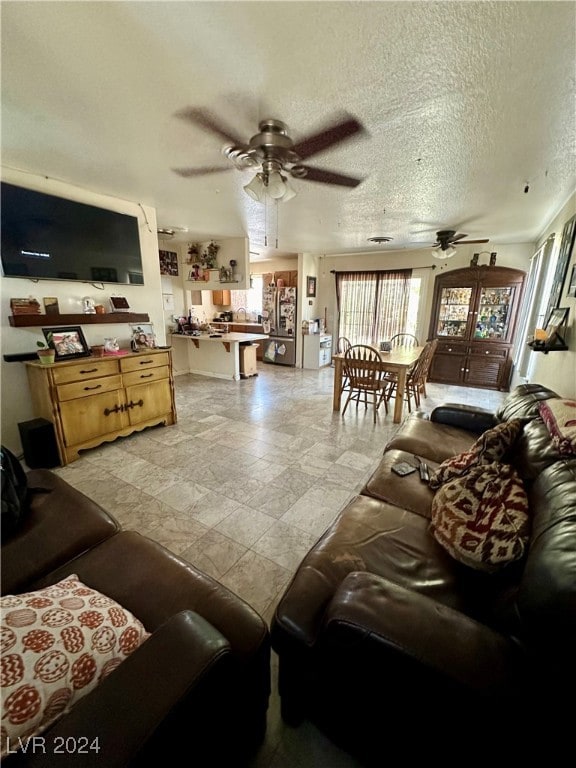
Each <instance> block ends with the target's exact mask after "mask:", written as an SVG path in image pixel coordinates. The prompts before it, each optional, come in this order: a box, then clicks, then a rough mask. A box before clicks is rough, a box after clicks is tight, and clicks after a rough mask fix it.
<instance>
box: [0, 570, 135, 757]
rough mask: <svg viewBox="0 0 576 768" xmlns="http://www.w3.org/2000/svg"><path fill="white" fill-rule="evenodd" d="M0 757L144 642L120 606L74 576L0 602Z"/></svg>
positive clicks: (45, 724) (47, 723) (56, 715)
mask: <svg viewBox="0 0 576 768" xmlns="http://www.w3.org/2000/svg"><path fill="white" fill-rule="evenodd" d="M0 607H1V609H2V629H1V634H0V649H1V651H2V659H1V661H0V683H1V686H2V719H1V722H2V728H1V736H2V738H1V742H2V745H1V752H0V755H1V756H2V757H4V756H5V754H7V752H8V747H10V750H14V749H18V748H19V747H20V746H22V745H26V743H27V742H26V739H27V738H28V737H29V736H35V735H38V734H40V733H42V732H43V731H45V730H46V729H47V728H48V727H49V726H50V725H52V723H54V722H55V721H56V720H57V719H58V718H59V717H61V715H63V714H64V712H65V711H67V710H69V709H70V707H71V706H72V705H73V704H74V703H75V702H76V701H78V700H79V699H80V698H82V697H83V696H85V695H86V694H87V693H89V692H90V691H91V690H92V689H93V688H95V687H96V685H97V684H98V683H99V682H100V681H101V680H102V679H103V678H105V677H106V676H107V675H109V674H110V672H112V670H114V669H115V668H116V667H117V666H118V665H119V664H120V663H121V662H122V661H123V660H124V659H125V658H126V657H127V656H128V655H129V654H131V653H132V651H134V650H135V649H136V648H137V647H138V646H139V645H140V644H141V643H142V642H143V641H144V640H145V639H146V638H147V637H149V633H148V632H146V630H145V629H144V627H143V625H142V624H141V623H140V622H139V621H138V619H137V618H136V617H135V616H133V615H132V614H131V613H130V612H129V611H127V610H126V609H125V608H122V606H120V605H118V603H117V602H115V601H114V600H112V599H110V598H109V597H106V596H105V595H102V594H101V593H100V592H96V591H95V590H94V589H91V588H90V587H87V586H86V585H85V584H83V583H82V582H81V581H79V580H78V576H76V575H71V576H68V577H67V578H66V579H64V580H63V581H60V582H58V584H53V585H52V586H49V587H45V588H44V589H41V590H38V591H37V592H26V593H24V594H21V595H5V596H4V597H2V598H0Z"/></svg>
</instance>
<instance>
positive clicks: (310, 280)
mask: <svg viewBox="0 0 576 768" xmlns="http://www.w3.org/2000/svg"><path fill="white" fill-rule="evenodd" d="M306 297H307V298H310V299H314V298H316V278H315V277H312V276H310V275H309V276H308V277H306Z"/></svg>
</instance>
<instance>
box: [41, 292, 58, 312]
mask: <svg viewBox="0 0 576 768" xmlns="http://www.w3.org/2000/svg"><path fill="white" fill-rule="evenodd" d="M43 301H44V309H45V310H46V314H47V315H58V314H59V313H60V309H59V308H58V299H57V298H56V296H45V297H44V299H43Z"/></svg>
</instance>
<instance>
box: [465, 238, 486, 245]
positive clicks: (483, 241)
mask: <svg viewBox="0 0 576 768" xmlns="http://www.w3.org/2000/svg"><path fill="white" fill-rule="evenodd" d="M489 242H490V240H489V239H488V238H486V240H464V242H463V243H459V245H473V244H475V243H489Z"/></svg>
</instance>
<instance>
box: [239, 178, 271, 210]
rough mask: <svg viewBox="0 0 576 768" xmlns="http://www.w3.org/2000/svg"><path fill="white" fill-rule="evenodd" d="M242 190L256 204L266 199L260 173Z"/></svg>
mask: <svg viewBox="0 0 576 768" xmlns="http://www.w3.org/2000/svg"><path fill="white" fill-rule="evenodd" d="M243 189H244V192H246V194H247V195H248V197H251V198H252V200H256V202H257V203H262V202H264V198H265V197H266V187H265V185H264V179H263V177H262V174H261V173H257V174H256V176H254V178H253V179H252V181H251V182H249V183H248V184H246V186H245V187H243Z"/></svg>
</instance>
